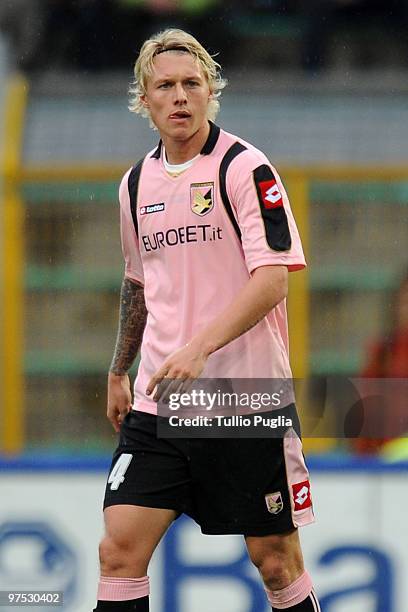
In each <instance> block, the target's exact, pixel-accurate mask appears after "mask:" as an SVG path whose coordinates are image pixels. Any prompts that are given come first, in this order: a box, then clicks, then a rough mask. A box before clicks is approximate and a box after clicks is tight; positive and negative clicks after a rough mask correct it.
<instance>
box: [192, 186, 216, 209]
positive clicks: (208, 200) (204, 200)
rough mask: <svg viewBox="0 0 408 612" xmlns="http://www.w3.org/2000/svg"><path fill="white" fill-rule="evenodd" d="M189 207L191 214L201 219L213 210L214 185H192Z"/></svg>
mask: <svg viewBox="0 0 408 612" xmlns="http://www.w3.org/2000/svg"><path fill="white" fill-rule="evenodd" d="M190 206H191V210H192V211H193V213H195V214H196V215H199V216H200V217H203V216H204V215H206V214H207V213H209V212H210V211H211V210H212V209H213V208H214V183H192V184H191V185H190Z"/></svg>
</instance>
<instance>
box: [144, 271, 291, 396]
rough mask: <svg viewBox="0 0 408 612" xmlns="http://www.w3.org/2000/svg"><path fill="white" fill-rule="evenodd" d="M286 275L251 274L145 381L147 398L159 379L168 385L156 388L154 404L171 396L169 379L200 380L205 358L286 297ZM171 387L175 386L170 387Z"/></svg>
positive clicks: (257, 321)
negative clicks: (186, 341) (207, 322)
mask: <svg viewBox="0 0 408 612" xmlns="http://www.w3.org/2000/svg"><path fill="white" fill-rule="evenodd" d="M287 287H288V271H287V268H286V266H262V267H259V268H257V269H256V270H255V272H254V273H253V275H252V277H251V278H250V279H249V281H248V282H247V284H246V285H245V286H244V287H243V288H242V289H241V291H240V292H239V293H238V294H237V296H236V298H235V299H234V300H233V301H232V302H231V304H230V305H229V306H228V307H227V308H226V309H225V310H224V311H223V312H221V313H220V314H219V315H218V316H217V317H216V318H215V319H214V320H213V321H212V322H211V323H210V324H209V325H207V326H206V327H205V328H204V329H203V330H202V331H200V332H199V333H198V334H196V335H195V336H194V337H193V338H192V339H191V341H190V342H189V343H188V344H187V345H186V346H184V347H182V348H181V349H179V350H178V351H175V352H174V353H173V354H172V355H170V357H169V358H168V359H166V361H165V362H164V364H163V365H162V367H161V368H160V369H159V370H158V371H157V372H156V373H155V375H154V376H153V377H152V378H151V380H150V381H149V384H148V387H147V390H146V393H147V394H148V395H150V394H151V393H152V392H153V390H154V388H155V387H156V385H158V384H159V383H160V382H161V381H162V380H163V378H165V377H166V378H169V379H170V381H169V385H167V387H166V386H164V385H161V386H160V392H158V391H156V394H155V396H154V399H155V401H157V400H158V399H160V397H162V398H163V396H164V394H166V395H168V394H169V393H171V392H172V388H173V387H172V383H171V379H182V380H187V379H195V378H197V377H198V376H200V374H201V372H202V371H203V369H204V366H205V362H206V360H207V359H208V357H209V356H210V355H211V354H212V353H214V352H215V351H217V350H218V349H220V348H222V347H223V346H225V345H226V344H229V343H230V342H232V341H233V340H235V338H238V337H239V336H241V335H242V334H244V333H245V332H247V331H249V330H250V329H251V328H252V327H254V326H255V325H256V324H257V323H259V321H261V320H262V319H263V318H264V317H265V316H266V315H267V314H268V312H270V311H271V310H272V309H273V308H274V307H275V306H276V305H277V304H279V302H281V301H282V300H283V299H284V298H285V297H286V295H287ZM173 386H174V387H175V386H178V384H177V383H173Z"/></svg>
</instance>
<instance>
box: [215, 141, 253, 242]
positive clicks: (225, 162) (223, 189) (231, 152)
mask: <svg viewBox="0 0 408 612" xmlns="http://www.w3.org/2000/svg"><path fill="white" fill-rule="evenodd" d="M246 150H247V148H246V147H245V146H244V145H243V144H241V143H240V142H235V143H234V144H233V145H232V146H231V147H230V148H229V149H228V151H227V152H226V154H225V155H224V157H223V158H222V161H221V164H220V173H219V179H220V194H221V199H222V202H223V204H224V207H225V210H226V211H227V214H228V216H229V218H230V220H231V223H232V225H233V227H234V230H235V232H236V234H237V236H238V238H239V240H240V241H241V240H242V238H241V230H240V228H239V225H238V223H237V220H236V219H235V215H234V212H233V210H232V206H231V202H230V200H229V197H228V193H227V170H228V167H229V165H230V163H231V162H232V160H233V159H235V158H236V156H237V155H239V154H240V153H242V152H243V151H246Z"/></svg>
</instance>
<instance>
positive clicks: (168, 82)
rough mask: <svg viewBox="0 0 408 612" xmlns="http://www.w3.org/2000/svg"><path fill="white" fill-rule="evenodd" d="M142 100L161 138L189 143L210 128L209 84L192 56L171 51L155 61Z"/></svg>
mask: <svg viewBox="0 0 408 612" xmlns="http://www.w3.org/2000/svg"><path fill="white" fill-rule="evenodd" d="M153 65H154V71H153V74H152V76H151V77H150V78H149V79H148V80H147V85H146V95H144V96H142V101H143V102H144V104H146V105H147V106H148V108H149V110H150V114H151V118H152V120H153V123H154V124H155V125H156V127H157V129H158V130H159V132H160V135H161V136H162V137H163V136H164V137H167V138H170V139H173V140H179V141H185V140H188V139H189V138H190V137H191V136H192V135H193V134H195V133H196V132H197V131H198V130H199V129H200V128H202V127H203V126H206V125H207V107H208V102H209V99H210V89H209V86H208V82H207V80H206V78H205V76H204V74H203V71H202V69H201V67H200V65H199V64H198V62H197V61H196V60H195V59H194V58H193V56H192V55H190V54H189V53H184V52H177V51H167V52H165V53H160V54H159V55H157V56H156V57H155V58H154V60H153Z"/></svg>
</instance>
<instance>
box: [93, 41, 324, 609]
mask: <svg viewBox="0 0 408 612" xmlns="http://www.w3.org/2000/svg"><path fill="white" fill-rule="evenodd" d="M224 85H225V81H224V80H223V79H222V77H221V75H220V66H219V64H217V63H216V62H215V61H214V59H213V58H212V57H211V56H210V55H209V54H208V52H207V51H206V50H205V49H204V48H203V47H202V46H201V45H200V43H199V42H198V41H197V40H196V39H195V38H193V37H192V36H190V35H189V34H187V33H185V32H183V31H181V30H175V29H171V30H166V31H165V32H161V33H159V34H158V35H156V36H153V37H152V38H151V39H149V40H147V41H146V42H145V43H144V45H143V46H142V49H141V51H140V55H139V57H138V59H137V61H136V64H135V85H134V88H133V91H132V100H131V106H130V109H131V110H132V111H134V112H136V113H140V114H142V115H143V116H145V117H147V118H148V119H149V121H150V122H151V125H152V126H154V127H155V128H156V129H157V130H158V131H159V134H160V142H159V144H158V146H157V147H156V148H155V149H154V150H153V151H151V152H149V153H148V154H147V155H146V156H145V157H144V158H143V159H142V160H141V161H140V162H139V163H138V164H136V165H135V166H134V167H133V168H131V169H129V170H128V172H127V173H126V174H125V176H124V178H123V180H122V182H121V185H120V190H119V199H120V215H121V238H122V247H123V254H124V259H125V277H124V280H123V284H122V291H121V302H120V322H119V332H118V338H117V342H116V348H115V352H114V357H113V361H112V365H111V368H110V372H109V377H108V418H109V420H110V421H111V423H112V425H113V427H114V428H115V430H116V431H117V432H119V431H120V441H119V446H118V448H117V450H116V452H115V454H114V457H113V462H112V468H111V472H110V475H109V478H108V482H107V486H106V493H105V502H104V518H105V528H106V534H105V536H104V538H103V540H102V542H101V545H100V563H101V577H100V582H99V588H98V603H97V607H96V609H95V610H96V611H98V612H99V611H105V612H108V611H112V612H113V611H115V612H116V611H118V612H119V611H123V612H125V611H126V612H128V611H129V612H130V611H131V610H133V611H136V612H147V611H148V610H149V578H148V576H147V570H148V565H149V561H150V558H151V556H152V554H153V552H154V550H155V548H156V546H157V544H158V543H159V541H160V539H161V538H162V537H163V535H164V534H165V532H166V530H167V528H168V527H169V525H170V524H171V523H172V522H173V521H174V520H175V519H176V518H177V517H178V516H179V515H180V514H181V513H186V514H188V515H189V516H191V517H193V518H194V519H195V520H196V521H197V523H198V524H199V525H200V527H201V530H202V532H203V533H205V534H232V533H234V534H242V535H243V536H244V537H245V542H246V546H247V549H248V553H249V556H250V558H251V560H252V562H253V563H254V564H255V566H256V567H257V568H258V569H259V572H260V575H261V577H262V580H263V582H264V585H265V590H266V596H267V598H268V600H269V602H270V605H271V607H272V610H282V609H284V610H288V611H293V612H295V611H296V612H313V611H314V612H316V611H318V610H320V607H319V603H318V601H317V598H316V595H315V593H314V590H313V587H312V581H311V578H310V576H309V574H308V573H307V571H306V570H305V568H304V565H303V558H302V552H301V548H300V544H299V537H298V529H297V528H298V527H300V526H302V525H306V524H308V523H311V522H312V521H313V520H314V519H313V511H312V502H311V496H310V484H309V475H308V471H307V468H306V466H305V463H304V460H303V456H302V450H301V448H302V445H301V442H300V439H299V437H298V436H297V435H294V431H293V430H292V431H291V432H288V433H290V435H286V433H285V435H282V436H281V437H279V438H270V437H263V438H262V439H252V438H245V439H243V438H239V439H234V438H231V439H206V438H201V439H193V438H190V439H185V438H182V439H169V438H162V437H159V436H158V435H157V419H159V418H162V417H158V416H157V402H158V400H159V399H160V398H163V397H165V396H168V395H169V393H170V392H171V391H176V390H178V391H180V389H183V385H184V384H186V383H187V384H190V383H191V381H192V380H195V379H198V378H203V377H206V378H209V379H211V378H219V377H224V378H230V379H238V378H241V379H242V378H244V379H252V378H263V379H272V378H281V379H288V378H290V377H291V370H290V366H289V360H288V341H287V322H286V308H285V298H286V293H287V276H288V271H295V270H300V269H302V268H303V267H304V266H305V261H304V256H303V252H302V247H301V243H300V239H299V234H298V231H297V228H296V225H295V221H294V218H293V215H292V212H291V209H290V206H289V202H288V199H287V196H286V193H285V190H284V187H283V185H282V182H281V180H280V178H279V176H278V174H277V172H276V170H275V169H274V168H273V167H272V166H271V164H270V162H269V161H268V159H267V157H266V156H265V155H264V154H263V153H262V152H261V151H259V150H257V149H256V148H255V147H254V146H252V145H251V144H248V143H247V142H244V141H243V140H242V139H241V138H239V137H237V136H233V135H232V134H229V133H227V132H225V131H223V130H222V129H220V128H219V127H218V126H217V125H215V124H214V123H213V120H214V119H215V116H216V114H217V111H218V108H219V101H218V99H217V98H218V97H219V95H220V92H221V89H222V88H223V87H224ZM139 348H141V361H140V366H139V370H138V374H137V378H136V381H135V386H134V394H133V403H132V395H131V391H130V384H129V378H128V371H129V368H130V367H131V365H132V363H133V361H134V359H135V357H136V355H137V352H138V350H139Z"/></svg>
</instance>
